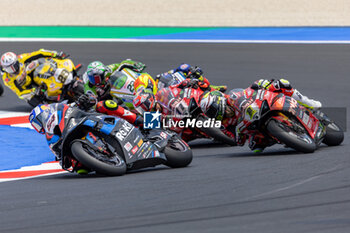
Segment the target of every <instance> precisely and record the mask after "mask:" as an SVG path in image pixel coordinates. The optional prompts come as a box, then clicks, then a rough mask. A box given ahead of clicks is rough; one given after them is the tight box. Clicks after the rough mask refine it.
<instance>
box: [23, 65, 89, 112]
mask: <svg viewBox="0 0 350 233" xmlns="http://www.w3.org/2000/svg"><path fill="white" fill-rule="evenodd" d="M35 63H36V64H35V66H37V67H36V68H35V69H34V71H33V72H32V86H33V87H34V88H35V93H34V95H33V97H32V98H31V99H30V100H28V103H29V104H30V105H31V106H33V107H35V106H37V105H38V104H49V103H54V102H61V101H63V100H68V102H73V101H75V100H77V98H78V97H79V96H80V95H81V94H83V93H84V83H83V81H82V80H81V79H80V78H79V76H78V73H77V72H78V70H79V69H80V68H81V65H80V64H79V65H77V66H75V65H74V63H73V62H72V60H70V59H63V60H61V59H56V58H40V59H38V60H36V61H35ZM29 65H31V64H29Z"/></svg>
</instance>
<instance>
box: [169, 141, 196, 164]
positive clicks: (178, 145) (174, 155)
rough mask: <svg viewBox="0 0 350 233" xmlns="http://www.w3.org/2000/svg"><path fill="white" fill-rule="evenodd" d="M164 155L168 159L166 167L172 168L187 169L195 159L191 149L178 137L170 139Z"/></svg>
mask: <svg viewBox="0 0 350 233" xmlns="http://www.w3.org/2000/svg"><path fill="white" fill-rule="evenodd" d="M164 154H165V157H166V159H167V162H166V164H165V165H167V166H169V167H172V168H178V167H186V166H187V165H189V164H190V163H191V162H192V158H193V155H192V150H191V148H190V147H189V146H188V145H187V143H186V142H184V141H183V140H182V139H180V138H179V137H178V136H173V137H172V138H171V139H169V142H168V145H167V146H166V147H165V148H164Z"/></svg>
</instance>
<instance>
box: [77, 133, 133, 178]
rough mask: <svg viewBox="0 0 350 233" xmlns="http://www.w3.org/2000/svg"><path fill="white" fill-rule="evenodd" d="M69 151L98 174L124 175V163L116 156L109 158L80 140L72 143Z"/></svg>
mask: <svg viewBox="0 0 350 233" xmlns="http://www.w3.org/2000/svg"><path fill="white" fill-rule="evenodd" d="M71 151H72V153H73V155H74V157H75V158H76V159H77V160H78V161H79V162H81V163H82V164H83V165H84V166H86V167H88V168H90V169H91V170H93V171H96V172H97V173H99V174H103V175H107V176H121V175H124V174H125V173H126V164H125V161H124V159H122V157H121V156H119V155H118V154H114V155H113V156H112V157H109V156H107V155H106V154H104V153H102V152H100V151H97V150H94V149H93V148H92V147H90V146H89V145H88V144H86V143H83V142H82V141H80V140H75V141H73V143H72V145H71Z"/></svg>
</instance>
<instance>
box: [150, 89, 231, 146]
mask: <svg viewBox="0 0 350 233" xmlns="http://www.w3.org/2000/svg"><path fill="white" fill-rule="evenodd" d="M203 92H204V91H202V90H201V89H199V88H192V87H185V88H183V89H182V88H178V87H177V86H169V87H167V88H163V89H160V90H159V91H158V92H157V94H156V96H155V97H156V101H157V103H158V104H160V106H161V107H160V109H161V112H162V116H163V119H165V121H163V122H165V124H163V127H166V128H169V129H170V130H172V131H175V132H177V133H178V134H180V135H181V137H182V139H184V140H185V141H190V140H194V139H197V138H212V139H215V140H216V141H219V142H222V143H225V144H228V145H232V146H234V145H236V140H235V138H234V137H231V136H230V135H228V134H227V131H225V128H224V127H222V126H221V122H220V121H216V120H215V119H210V118H208V117H207V116H206V115H204V114H203V112H202V110H201V108H200V98H201V95H202V94H203Z"/></svg>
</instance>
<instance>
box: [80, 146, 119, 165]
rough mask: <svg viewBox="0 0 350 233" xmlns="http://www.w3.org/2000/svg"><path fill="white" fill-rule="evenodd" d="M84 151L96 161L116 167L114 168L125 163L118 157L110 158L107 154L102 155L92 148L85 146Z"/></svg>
mask: <svg viewBox="0 0 350 233" xmlns="http://www.w3.org/2000/svg"><path fill="white" fill-rule="evenodd" d="M83 149H84V150H85V151H86V152H87V153H88V154H89V155H91V156H92V157H94V158H95V159H97V160H99V161H101V162H104V163H106V164H110V165H114V166H120V165H122V164H123V163H124V161H123V160H122V159H120V157H119V156H118V155H113V156H108V155H107V154H105V153H102V152H101V151H99V150H95V149H93V148H91V147H90V146H88V145H86V144H83Z"/></svg>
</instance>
